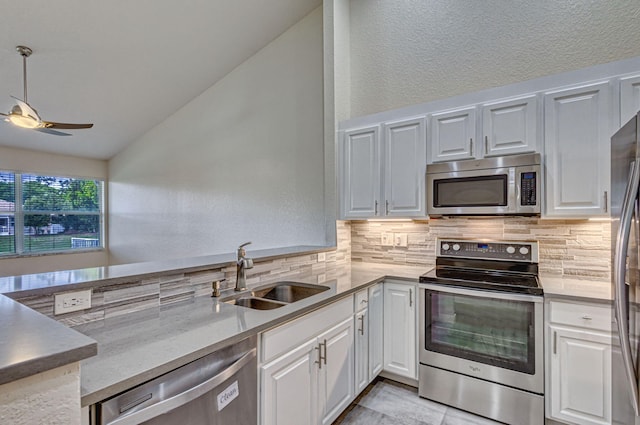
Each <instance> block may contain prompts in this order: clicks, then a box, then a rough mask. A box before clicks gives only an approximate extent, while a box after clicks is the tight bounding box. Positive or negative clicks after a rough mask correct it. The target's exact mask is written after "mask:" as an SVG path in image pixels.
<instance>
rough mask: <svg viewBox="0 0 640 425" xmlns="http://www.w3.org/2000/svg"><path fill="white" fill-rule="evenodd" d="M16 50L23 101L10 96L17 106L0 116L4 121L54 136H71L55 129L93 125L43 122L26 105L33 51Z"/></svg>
mask: <svg viewBox="0 0 640 425" xmlns="http://www.w3.org/2000/svg"><path fill="white" fill-rule="evenodd" d="M16 50H17V51H18V53H19V54H20V56H22V77H23V80H24V100H20V99H18V98H17V97H15V96H11V97H12V98H13V99H14V100H15V101H16V102H17V104H16V105H14V106H13V108H11V111H9V113H8V114H3V113H2V112H0V115H2V116H5V117H6V118H5V121H8V122H11V123H12V124H14V125H17V126H18V127H22V128H30V129H33V130H36V131H40V132H42V133H48V134H54V135H56V136H71V134H69V133H63V132H62V131H57V130H56V129H62V130H77V129H82V128H91V127H93V124H67V123H61V122H51V121H43V120H42V119H41V118H40V115H38V112H36V110H35V109H33V108H32V107H31V106H30V105H29V104H28V103H27V58H28V57H29V56H31V53H33V50H31V49H30V48H29V47H26V46H17V47H16Z"/></svg>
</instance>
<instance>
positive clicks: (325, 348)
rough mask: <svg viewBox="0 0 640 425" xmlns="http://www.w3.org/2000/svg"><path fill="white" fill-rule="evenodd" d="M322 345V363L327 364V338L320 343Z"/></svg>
mask: <svg viewBox="0 0 640 425" xmlns="http://www.w3.org/2000/svg"><path fill="white" fill-rule="evenodd" d="M322 345H324V364H325V365H326V364H327V340H326V339H325V340H324V342H323V343H322Z"/></svg>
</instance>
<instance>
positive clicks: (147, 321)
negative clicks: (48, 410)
mask: <svg viewBox="0 0 640 425" xmlns="http://www.w3.org/2000/svg"><path fill="white" fill-rule="evenodd" d="M426 271H427V270H426V268H424V267H408V266H394V265H378V264H375V265H372V264H366V263H352V264H351V265H349V266H343V267H327V268H324V269H320V270H318V271H315V272H313V273H301V274H300V275H297V276H288V277H287V278H286V279H287V280H291V281H296V282H303V283H312V284H320V285H326V286H328V287H329V288H330V289H329V290H327V291H325V292H322V293H320V294H317V295H314V296H312V297H310V298H307V299H304V300H301V301H298V302H296V303H293V304H290V305H286V306H284V307H281V308H277V309H274V310H252V309H248V308H243V307H237V306H234V305H230V304H226V303H223V302H220V301H219V300H218V299H212V298H210V297H196V298H194V299H192V300H190V301H184V302H181V303H176V304H172V305H169V306H165V307H161V308H159V309H148V310H143V311H140V312H136V313H130V314H127V315H124V316H120V317H115V318H112V319H105V320H101V321H97V322H92V323H88V324H85V325H81V326H78V327H76V328H74V329H75V330H77V331H79V332H81V333H83V334H85V335H87V336H88V337H90V338H92V339H94V340H96V341H97V342H98V355H97V356H96V357H92V358H88V359H85V360H84V361H83V362H82V363H81V370H82V373H81V395H82V406H88V405H90V404H93V403H96V402H98V401H101V400H104V399H105V398H108V397H111V396H113V395H115V394H117V393H119V392H122V391H124V390H127V389H129V388H131V387H134V386H136V385H139V384H141V383H143V382H145V381H148V380H149V379H152V378H155V377H157V376H159V375H162V374H164V373H166V372H169V371H171V370H173V369H175V368H177V367H180V366H182V365H184V364H186V363H189V362H191V361H193V360H196V359H198V358H200V357H202V356H204V355H206V354H209V353H211V352H213V351H216V350H217V349H219V348H221V347H224V346H226V345H229V344H233V343H235V342H237V341H239V340H241V339H243V338H246V337H248V336H249V335H252V334H255V333H258V332H261V331H263V330H266V329H268V328H271V327H274V326H277V325H279V324H282V323H284V322H285V321H288V320H291V319H294V318H296V317H299V316H301V315H303V314H305V313H308V312H310V311H312V310H315V309H317V308H320V307H322V306H324V305H326V304H328V303H330V302H332V301H335V300H337V299H339V298H341V297H344V296H346V295H348V294H351V293H354V292H356V291H357V290H358V289H360V288H363V287H366V286H367V285H370V284H374V283H376V282H380V281H382V280H383V279H385V278H398V279H404V280H410V281H413V282H417V281H418V277H419V276H420V275H421V274H423V273H425V272H426ZM267 283H268V282H261V283H260V284H257V285H255V286H256V287H259V286H263V285H265V284H267ZM228 295H233V290H231V291H225V292H223V294H222V296H221V298H224V297H225V296H228Z"/></svg>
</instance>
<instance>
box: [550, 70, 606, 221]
mask: <svg viewBox="0 0 640 425" xmlns="http://www.w3.org/2000/svg"><path fill="white" fill-rule="evenodd" d="M611 104H612V102H611V89H610V86H609V82H608V81H604V82H601V83H596V84H590V85H585V86H581V87H577V88H572V89H568V90H559V91H554V92H548V93H546V94H545V96H544V117H545V142H544V146H545V149H544V151H545V187H546V196H545V200H546V207H545V216H547V217H572V218H580V217H593V216H598V215H606V214H607V213H608V192H609V184H610V183H609V181H610V178H609V168H610V159H609V158H610V148H609V146H610V143H609V140H610V138H611V135H612V134H613V131H612V130H613V126H612V111H611Z"/></svg>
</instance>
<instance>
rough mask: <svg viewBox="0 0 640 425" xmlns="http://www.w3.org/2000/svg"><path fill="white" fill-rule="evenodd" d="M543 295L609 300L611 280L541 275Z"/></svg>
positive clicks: (578, 299)
mask: <svg viewBox="0 0 640 425" xmlns="http://www.w3.org/2000/svg"><path fill="white" fill-rule="evenodd" d="M540 283H541V284H542V289H543V290H544V295H545V297H554V298H566V299H572V300H575V301H586V302H589V301H591V302H611V300H612V299H613V294H612V292H611V282H609V281H594V280H584V279H576V278H567V277H558V276H541V277H540Z"/></svg>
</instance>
